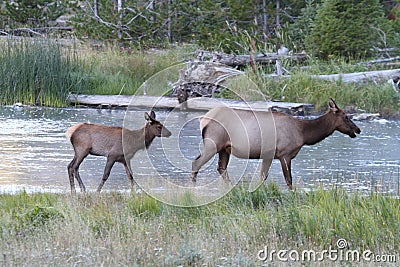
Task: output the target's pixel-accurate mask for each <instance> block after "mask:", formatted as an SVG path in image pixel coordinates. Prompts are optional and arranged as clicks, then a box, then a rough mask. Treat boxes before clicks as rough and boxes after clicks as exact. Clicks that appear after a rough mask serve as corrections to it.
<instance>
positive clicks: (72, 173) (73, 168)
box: [68, 151, 89, 193]
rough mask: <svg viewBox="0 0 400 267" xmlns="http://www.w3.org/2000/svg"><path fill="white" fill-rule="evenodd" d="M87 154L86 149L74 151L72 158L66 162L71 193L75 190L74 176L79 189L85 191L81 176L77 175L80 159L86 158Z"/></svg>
mask: <svg viewBox="0 0 400 267" xmlns="http://www.w3.org/2000/svg"><path fill="white" fill-rule="evenodd" d="M88 154H89V152H88V151H84V152H80V151H75V156H74V158H73V159H72V161H71V162H70V163H69V164H68V175H69V181H70V185H71V192H72V193H74V192H76V190H75V184H74V177H75V179H76V180H77V181H78V184H79V187H80V188H81V191H82V192H86V188H85V185H84V184H83V182H82V179H81V176H80V175H79V166H80V165H81V163H82V161H83V160H84V159H85V158H86V156H87V155H88Z"/></svg>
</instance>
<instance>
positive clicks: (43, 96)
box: [0, 39, 87, 106]
mask: <svg viewBox="0 0 400 267" xmlns="http://www.w3.org/2000/svg"><path fill="white" fill-rule="evenodd" d="M85 75H87V74H85V73H83V71H82V69H80V68H79V59H78V57H77V55H76V54H75V53H74V52H73V50H72V49H71V50H68V49H62V48H61V46H60V45H59V44H57V43H56V42H55V41H51V40H45V39H27V40H25V39H7V40H6V41H2V44H1V46H0V76H1V79H0V88H1V95H0V104H12V103H15V102H22V103H23V104H28V105H42V106H65V105H66V104H69V103H68V101H67V96H68V93H69V92H70V91H71V90H80V88H83V87H85V86H86V85H85V83H84V81H85V78H84V77H85Z"/></svg>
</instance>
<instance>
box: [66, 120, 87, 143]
mask: <svg viewBox="0 0 400 267" xmlns="http://www.w3.org/2000/svg"><path fill="white" fill-rule="evenodd" d="M82 124H83V123H79V124H76V125H74V126H71V127H69V128H68V129H67V131H66V132H65V135H66V136H67V138H68V140H71V137H72V135H73V134H74V132H75V131H76V130H77V129H78V128H79V127H81V126H82Z"/></svg>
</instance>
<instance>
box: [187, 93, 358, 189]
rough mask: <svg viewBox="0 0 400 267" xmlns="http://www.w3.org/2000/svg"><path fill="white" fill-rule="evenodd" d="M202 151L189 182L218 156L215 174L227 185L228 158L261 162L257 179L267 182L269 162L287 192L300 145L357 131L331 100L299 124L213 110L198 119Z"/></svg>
mask: <svg viewBox="0 0 400 267" xmlns="http://www.w3.org/2000/svg"><path fill="white" fill-rule="evenodd" d="M200 129H201V133H202V137H203V143H204V148H203V150H202V152H201V154H200V155H199V156H198V157H197V158H196V159H195V160H194V161H193V163H192V177H191V179H192V182H193V183H195V182H196V177H197V173H198V172H199V170H200V168H201V167H202V166H203V165H204V164H205V163H207V162H208V161H209V160H210V159H211V158H212V157H213V156H214V155H215V154H217V153H218V155H219V160H218V169H217V170H218V172H219V173H220V174H221V176H222V177H223V179H224V180H225V181H226V182H229V181H230V180H229V176H228V171H227V169H226V168H227V166H228V162H229V157H230V155H231V154H233V155H235V156H236V157H238V158H245V159H262V160H263V161H262V165H261V174H260V176H261V179H263V180H265V179H266V178H267V174H268V170H269V168H270V166H271V163H272V160H273V159H274V158H275V159H279V161H280V163H281V166H282V172H283V175H284V177H285V180H286V183H287V185H288V187H289V189H292V172H291V161H292V159H293V158H295V157H296V155H297V153H298V152H299V151H300V149H301V148H302V147H303V146H304V145H314V144H316V143H318V142H320V141H322V140H324V139H325V138H326V137H328V136H330V135H331V134H332V133H333V132H334V131H335V130H337V131H339V132H341V133H343V134H347V135H348V136H350V137H351V138H354V137H356V133H357V134H359V133H360V132H361V131H360V129H359V128H358V127H357V126H356V125H355V124H354V123H353V122H352V121H351V120H350V119H349V117H348V116H347V115H346V113H345V112H344V111H343V110H341V109H340V108H339V107H338V106H337V105H336V103H335V102H334V101H333V99H330V100H329V111H328V112H327V113H325V114H324V115H322V116H320V117H319V118H316V119H314V120H300V119H297V118H295V117H292V116H289V115H286V114H284V113H279V112H263V111H251V110H239V109H231V108H226V107H220V108H214V109H212V110H210V111H209V112H208V113H207V114H205V115H204V116H202V117H201V118H200Z"/></svg>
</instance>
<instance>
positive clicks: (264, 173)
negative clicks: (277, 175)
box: [260, 158, 272, 182]
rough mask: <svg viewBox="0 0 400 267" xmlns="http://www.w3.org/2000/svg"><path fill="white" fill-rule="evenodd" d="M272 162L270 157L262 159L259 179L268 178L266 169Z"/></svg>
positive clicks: (267, 169)
mask: <svg viewBox="0 0 400 267" xmlns="http://www.w3.org/2000/svg"><path fill="white" fill-rule="evenodd" d="M271 164H272V158H271V159H263V161H262V165H261V172H260V178H261V181H263V182H264V181H265V180H267V178H268V171H269V168H270V167H271Z"/></svg>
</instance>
